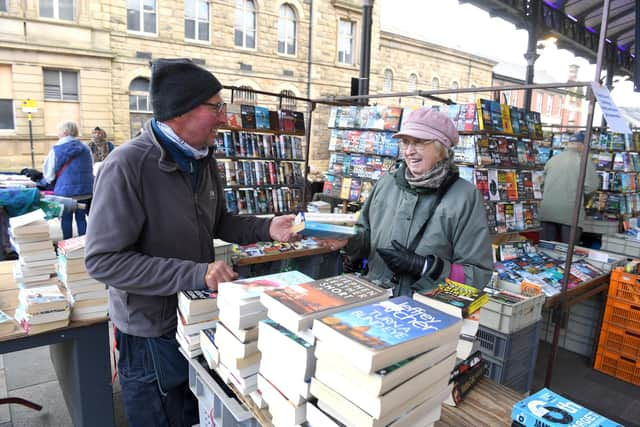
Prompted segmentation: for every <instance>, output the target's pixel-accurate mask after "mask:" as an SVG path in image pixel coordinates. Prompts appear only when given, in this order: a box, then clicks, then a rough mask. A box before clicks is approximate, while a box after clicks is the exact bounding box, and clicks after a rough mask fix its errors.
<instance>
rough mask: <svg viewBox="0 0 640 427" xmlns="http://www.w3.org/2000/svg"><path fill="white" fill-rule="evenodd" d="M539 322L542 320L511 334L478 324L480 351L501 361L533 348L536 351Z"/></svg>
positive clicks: (528, 351) (538, 338) (538, 337)
mask: <svg viewBox="0 0 640 427" xmlns="http://www.w3.org/2000/svg"><path fill="white" fill-rule="evenodd" d="M541 324H542V322H536V323H534V324H533V325H530V326H527V327H526V328H524V329H521V330H519V331H517V332H514V333H512V334H503V333H502V332H498V331H495V330H493V329H489V328H487V327H485V326H482V325H480V328H479V329H478V339H479V340H480V351H482V355H483V356H487V357H491V358H494V359H497V360H501V361H505V360H508V359H512V358H514V357H517V356H518V355H521V354H523V353H530V352H531V351H532V350H533V349H534V348H535V352H536V353H537V352H538V341H539V340H540V326H541Z"/></svg>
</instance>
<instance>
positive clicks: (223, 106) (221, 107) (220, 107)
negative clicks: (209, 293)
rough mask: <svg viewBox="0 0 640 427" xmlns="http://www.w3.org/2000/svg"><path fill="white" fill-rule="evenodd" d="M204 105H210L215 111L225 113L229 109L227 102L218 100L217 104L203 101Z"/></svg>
mask: <svg viewBox="0 0 640 427" xmlns="http://www.w3.org/2000/svg"><path fill="white" fill-rule="evenodd" d="M202 105H208V106H209V107H211V109H212V110H213V112H214V113H224V112H226V111H227V103H226V102H217V103H215V104H214V103H211V102H203V103H202Z"/></svg>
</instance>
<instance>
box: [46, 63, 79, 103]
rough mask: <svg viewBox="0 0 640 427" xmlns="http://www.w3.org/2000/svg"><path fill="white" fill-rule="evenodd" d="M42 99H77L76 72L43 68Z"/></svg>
mask: <svg viewBox="0 0 640 427" xmlns="http://www.w3.org/2000/svg"><path fill="white" fill-rule="evenodd" d="M44 99H50V100H63V101H77V100H78V72H77V71H63V70H44Z"/></svg>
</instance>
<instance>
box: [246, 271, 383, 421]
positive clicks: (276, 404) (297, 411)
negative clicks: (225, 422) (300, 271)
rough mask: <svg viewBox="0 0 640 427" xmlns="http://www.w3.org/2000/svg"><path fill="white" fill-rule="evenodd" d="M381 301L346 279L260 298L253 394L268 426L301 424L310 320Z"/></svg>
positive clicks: (310, 367) (362, 283) (377, 293)
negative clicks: (262, 310)
mask: <svg viewBox="0 0 640 427" xmlns="http://www.w3.org/2000/svg"><path fill="white" fill-rule="evenodd" d="M387 298H388V292H387V291H386V290H383V289H380V288H379V287H377V286H375V285H373V284H371V283H369V282H367V281H366V280H363V279H360V278H358V277H356V276H352V275H343V276H337V277H330V278H326V279H320V280H316V281H313V282H309V283H303V284H300V285H293V286H288V287H285V288H279V289H274V290H270V291H266V292H264V293H263V294H262V295H261V296H260V301H261V302H262V304H263V305H264V306H265V307H266V308H267V315H268V317H269V319H267V320H265V321H262V322H260V335H259V338H258V348H259V350H260V351H261V352H262V360H261V362H260V374H259V376H258V389H259V390H260V392H261V394H262V397H263V398H264V400H265V401H266V402H267V404H268V405H269V408H270V412H271V415H272V416H273V424H274V425H276V426H290V425H296V424H301V423H303V422H304V421H305V420H306V406H307V400H308V399H309V398H310V397H311V395H310V393H309V386H310V380H311V376H312V375H313V373H314V366H315V363H314V358H313V352H314V340H315V339H314V336H313V334H312V331H311V325H312V324H313V320H314V319H317V318H320V317H324V316H327V315H329V314H331V313H334V312H336V311H340V310H344V309H346V308H352V307H357V306H361V305H364V304H369V303H372V302H377V301H381V300H385V299H387ZM285 349H286V350H285Z"/></svg>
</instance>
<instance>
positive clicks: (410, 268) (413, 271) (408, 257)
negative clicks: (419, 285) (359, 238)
mask: <svg viewBox="0 0 640 427" xmlns="http://www.w3.org/2000/svg"><path fill="white" fill-rule="evenodd" d="M391 246H392V247H393V249H384V248H378V249H376V252H378V255H380V256H381V257H382V260H383V261H384V262H385V263H386V264H387V267H389V270H391V271H393V272H394V273H395V274H398V275H400V274H409V275H412V276H415V277H420V276H422V272H423V271H426V270H428V269H429V259H430V258H429V257H424V256H422V255H418V254H417V253H415V252H413V251H410V250H409V249H407V248H405V247H404V246H402V245H401V244H400V243H398V241H396V240H392V241H391Z"/></svg>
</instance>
